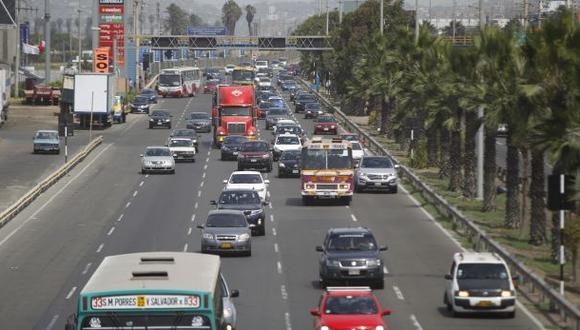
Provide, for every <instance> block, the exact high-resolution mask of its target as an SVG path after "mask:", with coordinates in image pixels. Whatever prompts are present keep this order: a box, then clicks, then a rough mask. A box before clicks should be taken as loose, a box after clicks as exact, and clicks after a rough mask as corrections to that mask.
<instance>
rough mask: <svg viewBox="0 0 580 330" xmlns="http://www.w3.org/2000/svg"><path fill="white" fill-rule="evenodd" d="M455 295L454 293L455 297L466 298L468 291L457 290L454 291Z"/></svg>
mask: <svg viewBox="0 0 580 330" xmlns="http://www.w3.org/2000/svg"><path fill="white" fill-rule="evenodd" d="M455 295H456V296H457V297H462V298H466V297H469V292H467V291H463V290H461V291H457V292H456V293H455Z"/></svg>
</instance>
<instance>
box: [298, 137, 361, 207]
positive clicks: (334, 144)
mask: <svg viewBox="0 0 580 330" xmlns="http://www.w3.org/2000/svg"><path fill="white" fill-rule="evenodd" d="M354 165H355V164H354V160H353V158H352V147H351V144H350V142H349V141H344V140H342V139H340V138H332V139H321V138H319V137H316V138H313V139H311V140H309V141H307V142H306V143H305V144H304V146H303V147H302V161H301V166H302V173H301V180H302V182H301V184H302V188H301V189H302V192H301V194H302V201H303V202H304V204H305V205H309V204H310V203H311V202H312V201H313V200H314V199H331V198H332V199H340V200H341V201H343V202H344V203H345V204H346V205H349V204H350V202H351V200H352V195H353V188H354Z"/></svg>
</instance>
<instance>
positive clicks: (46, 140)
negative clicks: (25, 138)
mask: <svg viewBox="0 0 580 330" xmlns="http://www.w3.org/2000/svg"><path fill="white" fill-rule="evenodd" d="M33 142H34V143H51V144H58V143H60V140H58V139H34V141H33Z"/></svg>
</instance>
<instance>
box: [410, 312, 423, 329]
mask: <svg viewBox="0 0 580 330" xmlns="http://www.w3.org/2000/svg"><path fill="white" fill-rule="evenodd" d="M409 318H410V319H411V323H413V325H414V326H415V329H417V330H423V327H422V326H421V324H420V323H419V321H417V317H416V316H415V314H411V316H410V317H409Z"/></svg>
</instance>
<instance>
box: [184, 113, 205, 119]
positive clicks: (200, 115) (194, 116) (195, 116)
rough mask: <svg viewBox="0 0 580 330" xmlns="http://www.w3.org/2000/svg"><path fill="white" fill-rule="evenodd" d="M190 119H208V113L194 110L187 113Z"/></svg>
mask: <svg viewBox="0 0 580 330" xmlns="http://www.w3.org/2000/svg"><path fill="white" fill-rule="evenodd" d="M189 118H190V119H209V115H208V114H207V113H199V112H194V113H191V114H189Z"/></svg>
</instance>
